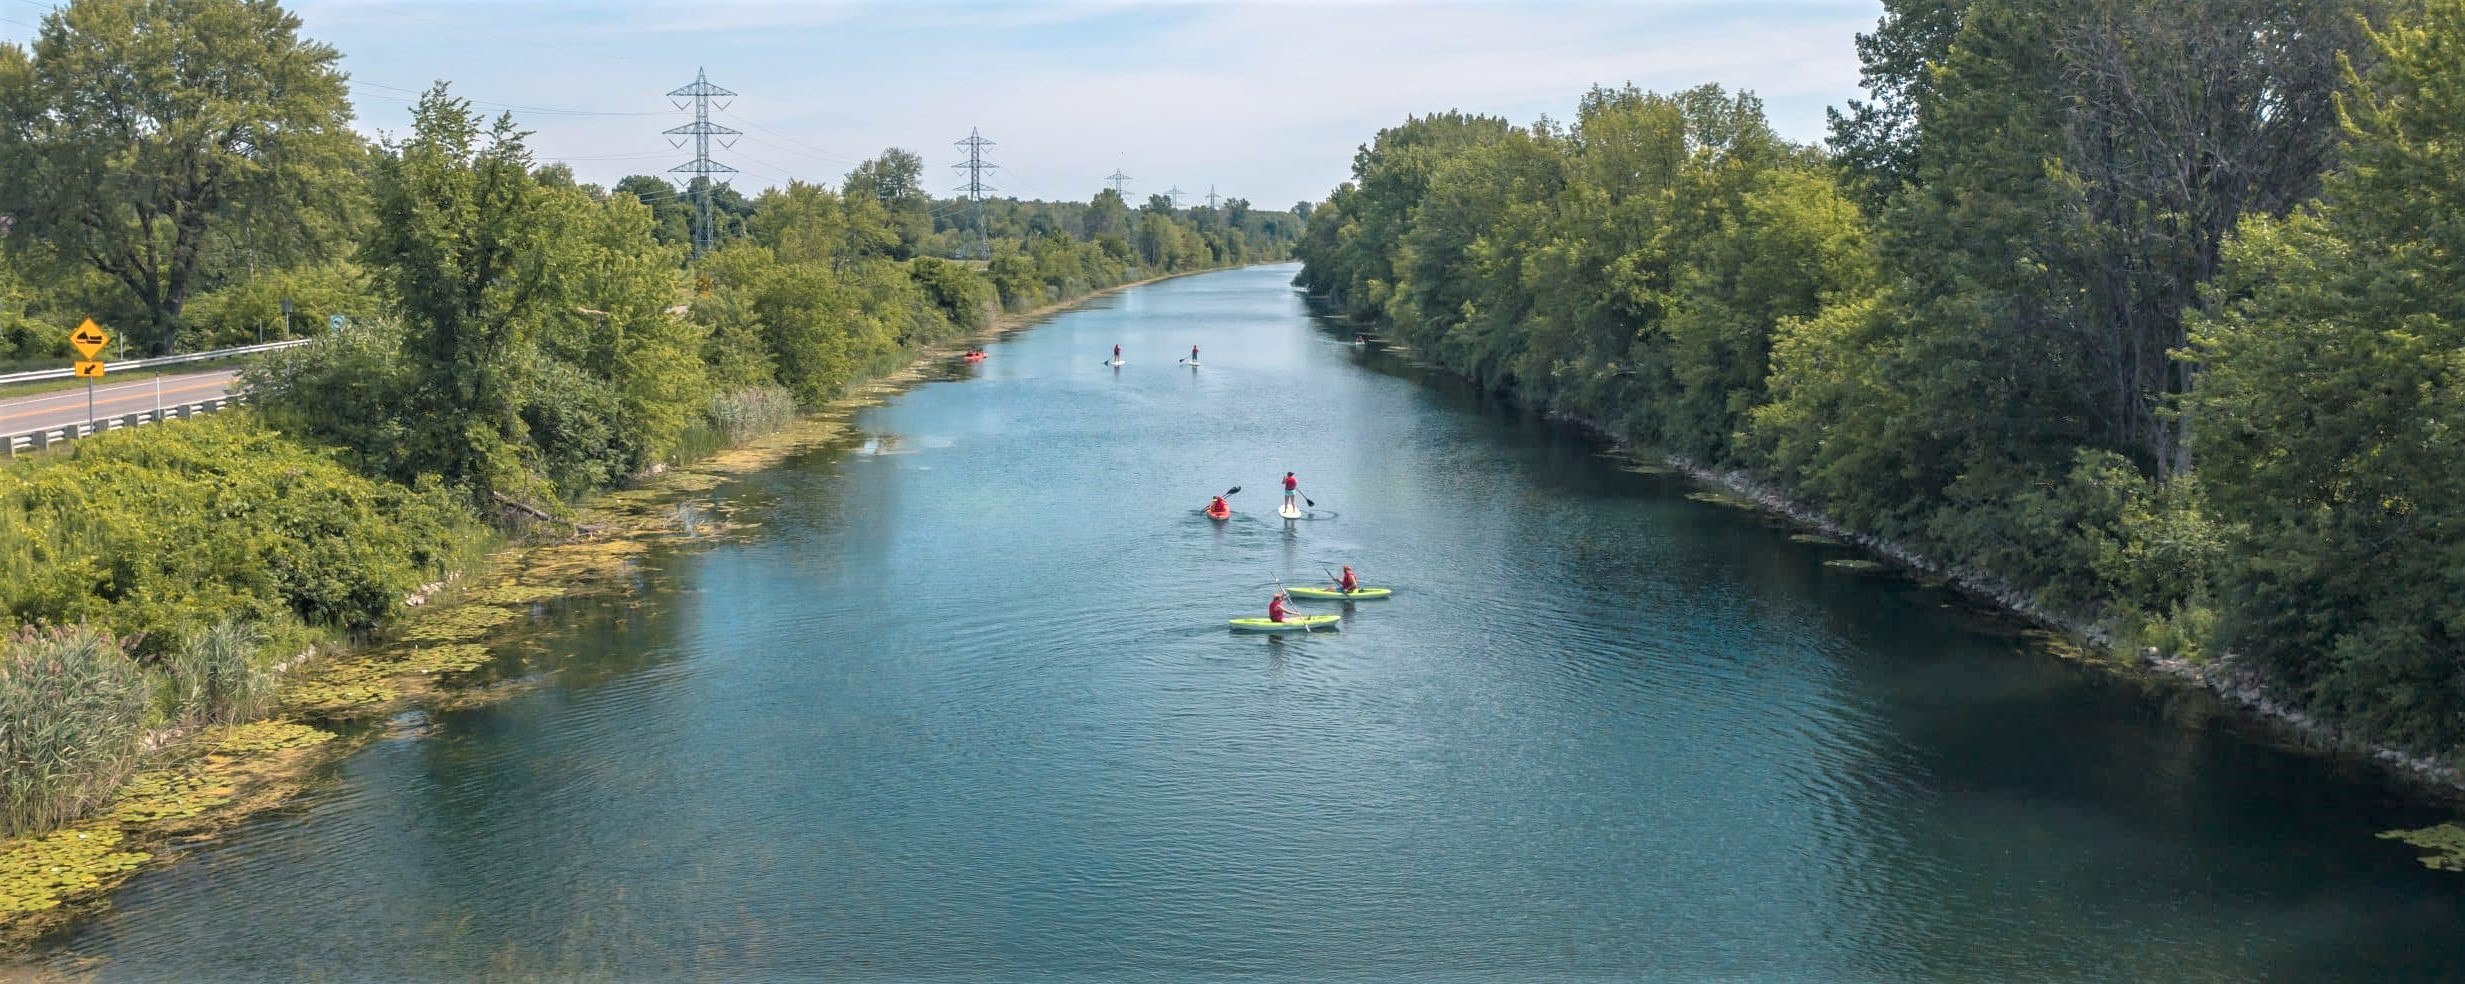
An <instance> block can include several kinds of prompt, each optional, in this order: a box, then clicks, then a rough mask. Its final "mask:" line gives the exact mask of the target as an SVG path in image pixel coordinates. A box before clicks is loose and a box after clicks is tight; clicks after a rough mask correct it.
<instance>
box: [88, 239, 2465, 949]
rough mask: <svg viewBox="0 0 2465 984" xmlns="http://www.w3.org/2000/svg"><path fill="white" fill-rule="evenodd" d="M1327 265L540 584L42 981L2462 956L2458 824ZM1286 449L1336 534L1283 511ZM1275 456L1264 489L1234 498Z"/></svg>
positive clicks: (1080, 360) (1075, 322)
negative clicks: (1345, 289)
mask: <svg viewBox="0 0 2465 984" xmlns="http://www.w3.org/2000/svg"><path fill="white" fill-rule="evenodd" d="M1293 272H1294V268H1293V267H1290V266H1274V267H1259V268H1251V269H1245V270H1237V271H1230V272H1224V273H1216V274H1210V275H1205V276H1197V277H1189V278H1183V279H1178V280H1172V281H1167V282H1162V283H1157V284H1153V285H1149V286H1146V287H1142V288H1138V289H1135V290H1132V291H1129V292H1125V293H1123V294H1120V295H1116V296H1114V297H1111V298H1107V299H1104V300H1102V301H1099V302H1096V303H1095V304H1093V305H1091V306H1089V307H1087V308H1084V309H1081V310H1078V311H1074V312H1071V313H1068V314H1064V315H1061V316H1059V317H1057V318H1055V319H1053V320H1052V321H1050V322H1049V323H1047V324H1044V325H1042V326H1039V327H1037V328H1035V329H1033V330H1030V331H1026V332H1021V333H1018V334H1014V335H1011V336H1009V337H1007V338H1006V339H1004V340H1003V341H1001V342H999V343H997V344H995V345H994V346H993V347H992V348H991V349H990V352H991V357H990V358H989V359H987V360H986V361H984V362H982V363H980V364H975V365H972V366H966V365H953V366H952V367H951V368H950V369H949V370H948V371H947V372H946V373H945V374H944V377H945V378H941V379H938V380H937V381H934V382H929V383H925V384H923V385H920V386H918V387H916V388H915V389H913V390H910V391H908V392H906V393H904V394H902V395H900V396H898V397H897V398H895V399H893V400H892V401H890V402H889V403H887V404H886V405H884V406H880V407H876V408H873V409H870V410H867V411H865V412H864V413H863V414H861V415H860V416H859V417H858V418H857V421H856V427H857V431H858V433H856V434H853V435H851V436H850V437H849V438H847V439H846V440H844V441H841V442H839V443H838V444H836V445H833V446H831V447H827V448H822V449H817V450H814V451H812V452H809V453H805V454H802V455H800V456H798V457H795V458H793V459H791V460H789V461H787V462H785V463H784V464H782V465H781V466H779V467H777V468H774V469H771V470H768V471H765V472H761V473H759V474H755V475H752V476H750V477H747V478H745V479H743V480H741V481H738V482H735V483H733V484H731V485H729V486H727V487H725V488H722V489H720V490H718V491H717V492H715V493H714V495H716V496H718V497H719V498H721V499H724V500H726V501H728V502H729V503H731V504H733V505H735V506H738V507H740V508H741V509H742V512H741V513H740V515H742V516H744V517H747V518H749V519H751V520H752V521H754V522H756V523H758V524H759V530H758V532H757V533H756V534H755V535H753V536H751V537H749V538H744V539H741V540H737V541H731V542H725V543H720V544H714V545H707V546H702V547H700V548H694V549H676V550H672V551H664V552H659V553H654V554H652V555H651V556H649V557H648V558H647V559H646V560H645V562H644V564H643V568H642V571H641V573H640V584H639V589H638V590H637V591H635V592H634V593H632V594H630V595H628V596H623V597H611V598H596V599H591V598H585V599H576V600H572V601H569V602H566V603H562V604H559V605H555V606H551V607H549V608H548V609H546V610H545V611H544V612H542V613H541V614H540V615H539V616H538V617H539V618H540V619H541V620H542V624H540V625H539V626H537V627H536V628H535V630H534V631H532V632H531V633H530V635H529V639H530V640H531V642H532V644H533V645H532V649H533V650H534V654H533V655H531V656H528V657H524V658H525V659H528V660H530V664H531V665H535V666H537V667H538V669H537V672H538V673H539V674H541V675H542V677H543V680H542V683H541V685H540V686H539V687H537V688H536V689H534V690H531V691H529V692H526V693H524V694H522V695H520V696H517V697H514V698H512V699H509V700H507V701H504V702H501V703H497V704H493V705H490V706H486V707H481V708H477V709H470V710H461V711H453V712H443V713H439V714H437V715H436V716H434V717H433V718H425V717H419V716H412V717H409V718H406V719H404V720H401V721H397V722H394V723H393V725H392V726H391V728H390V730H389V734H388V736H387V737H386V738H384V739H383V740H380V741H377V742H375V743H373V744H371V745H370V746H369V747H367V748H366V749H364V750H363V751H361V752H359V753H358V754H355V755H353V756H351V757H349V758H347V759H345V760H343V761H342V762H341V763H340V764H338V765H336V766H334V767H333V768H332V769H331V770H330V772H329V773H327V774H325V775H322V776H320V777H318V780H317V782H316V786H315V791H314V792H313V793H312V794H311V795H309V796H308V797H306V798H304V799H303V800H301V801H300V802H299V803H298V804H297V805H296V806H295V807H293V808H290V809H287V810H284V811H282V812H281V813H279V814H276V815H272V816H266V817H262V818H260V819H257V820H254V821H251V822H250V823H248V824H247V825H245V826H243V827H241V828H240V829H238V830H237V831H235V832H234V833H233V834H232V835H231V836H229V837H226V838H224V839H222V840H219V841H216V842H214V843H211V844H206V845H200V846H197V847H194V848H191V849H189V850H188V852H187V855H186V856H185V857H184V858H183V859H182V860H181V861H180V862H179V863H177V864H174V865H171V866H168V867H165V868H162V869H160V870H157V871H153V872H149V873H147V874H144V875H142V876H140V877H139V878H138V879H136V880H135V881H134V882H132V883H131V884H130V885H129V886H128V887H127V888H125V889H123V890H122V891H121V892H120V893H119V894H118V895H117V897H116V898H115V900H114V909H113V911H112V912H111V913H109V914H107V915H105V916H102V917H100V918H97V919H94V920H92V921H90V922H88V923H86V924H85V925H83V926H82V927H80V928H79V929H78V930H76V931H74V932H73V933H72V934H70V935H69V936H67V937H65V938H63V939H62V940H60V941H59V942H58V943H57V944H56V946H55V948H54V949H53V950H52V951H50V952H48V953H46V954H44V955H43V956H42V959H44V960H46V961H48V965H49V966H50V967H51V968H53V969H56V970H61V971H66V972H72V973H76V972H93V973H97V974H98V975H99V976H100V977H102V978H103V979H106V980H128V981H156V980H191V979H262V978H267V977H277V978H293V979H414V980H425V979H444V978H468V977H509V978H526V977H541V978H549V979H568V978H588V979H618V980H633V979H663V980H665V979H681V978H693V979H710V980H745V979H775V978H797V979H816V978H819V979H849V980H890V979H898V980H923V979H931V980H976V979H981V980H1046V979H1056V980H1058V979H1084V980H1121V979H1131V978H1150V977H1152V978H1162V979H1184V978H1210V977H1249V978H1256V979H1284V980H1361V979H1373V978H1408V979H1414V980H1439V979H1467V980H1524V981H1542V980H1556V979H1573V978H1588V979H1666V980H1693V979H1707V978H1719V979H1775V980H1855V981H1872V980H1911V979H2004V980H2153V979H2168V980H2234V981H2241V980H2257V979H2281V980H2303V981H2310V980H2324V979H2372V980H2388V979H2435V978H2441V977H2446V978H2450V979H2454V978H2456V977H2457V976H2459V975H2465V956H2460V953H2461V952H2465V947H2460V946H2459V944H2458V940H2459V939H2460V938H2461V937H2465V876H2458V875H2453V874H2441V873H2437V872H2432V871H2429V870H2426V869H2424V868H2423V867H2421V866H2420V865H2419V864H2417V863H2416V861H2415V860H2414V857H2415V851H2414V850H2413V849H2412V848H2409V847H2406V846H2403V845H2401V844H2396V843H2393V842H2389V841H2384V840H2379V839H2376V838H2375V837H2374V835H2375V834H2376V833H2378V832H2379V831H2382V830H2386V829H2389V828H2391V827H2398V826H2418V825H2422V824H2425V823H2431V822H2437V821H2439V820H2442V819H2445V818H2446V816H2445V814H2444V813H2442V812H2441V811H2439V810H2437V809H2433V808H2430V807H2428V806H2425V805H2423V804H2421V803H2419V802H2415V801H2411V800H2409V799H2408V798H2407V797H2405V796H2404V795H2401V794H2400V792H2399V791H2397V790H2396V789H2394V788H2392V787H2391V786H2390V785H2388V784H2387V783H2386V782H2385V781H2384V780H2382V779H2381V778H2379V777H2377V776H2375V775H2373V774H2372V773H2370V772H2369V771H2367V770H2361V769H2356V768H2353V767H2350V766H2346V765H2340V764H2337V763H2333V762H2327V761H2323V760H2320V759H2317V758H2313V757H2309V756H2305V755H2300V754H2296V753H2293V752H2290V751H2286V750H2284V749H2281V748H2279V747H2277V746H2275V745H2273V744H2271V743H2270V742H2269V741H2268V740H2267V739H2266V737H2265V736H2264V735H2262V734H2259V733H2257V732H2256V729H2253V728H2251V727H2250V726H2248V725H2247V724H2244V723H2241V722H2240V721H2239V720H2238V719H2237V718H2235V717H2234V716H2232V715H2229V714H2224V713H2222V712H2219V711H2218V710H2217V709H2216V708H2215V707H2214V705H2213V704H2212V703H2211V702H2209V701H2207V700H2205V699H2203V698H2200V697H2198V696H2196V695H2189V694H2183V693H2179V692H2175V691H2171V690H2168V689H2165V688H2158V687H2152V686H2149V685H2146V684H2143V683H2137V682H2133V681H2130V680H2125V679H2121V678H2117V677H2114V676H2112V675H2110V674H2107V673H2104V672H2102V671H2098V670H2095V669H2091V668H2083V667H2081V666H2078V665H2076V664H2073V663H2069V662H2066V661H2064V660H2061V659H2058V658H2056V657H2054V656H2051V655H2048V654H2047V653H2045V652H2043V651H2041V650H2039V649H2037V648H2035V647H2034V646H2033V645H2032V644H2030V643H2029V642H2028V641H2027V640H2025V639H2024V638H2022V637H2020V636H2019V635H2018V634H2016V633H2014V632H2012V631H2010V630H2009V629H2007V628H2004V627H1999V626H1998V625H1997V624H1996V623H1994V622H1993V621H1992V620H1989V619H1985V618H1982V617H1980V616H1978V615H1977V614H1975V613H1973V612H1971V611H1970V610H1968V609H1967V608H1966V607H1965V606H1964V605H1962V604H1961V603H1959V602H1958V600H1957V599H1955V598H1954V597H1953V596H1951V595H1950V594H1948V593H1947V592H1944V591H1942V590H1939V589H1935V588H1930V587H1926V586H1923V585H1919V584H1916V583H1912V582H1910V581H1908V580H1905V579H1902V578H1898V577H1893V576H1887V575H1882V574H1878V573H1873V572H1861V571H1857V570H1853V569H1848V568H1844V567H1840V566H1831V565H1827V564H1826V563H1825V562H1826V561H1828V560H1841V559H1850V558H1853V556H1854V555H1853V554H1851V553H1849V552H1847V551H1845V550H1842V549H1839V548H1835V547H1828V546H1824V545H1821V544H1812V543H1802V542H1795V541H1792V540H1791V539H1790V531H1788V530H1786V529H1783V528H1779V527H1776V526H1774V525H1771V524H1770V523H1768V522H1766V521H1764V520H1761V519H1759V518H1757V517H1756V516H1754V515H1752V514H1749V513H1745V512H1742V511H1739V510H1735V509H1731V508H1726V507H1723V506H1720V505H1717V504H1711V503H1706V502H1702V501H1696V500H1692V499H1689V498H1688V495H1689V493H1690V492H1693V491H1695V489H1694V488H1693V487H1691V486H1690V485H1688V484H1687V483H1685V482H1684V481H1682V480H1679V479H1677V478H1674V477H1670V476H1666V475H1654V474H1644V473H1637V472H1634V471H1630V470H1627V469H1625V468H1624V467H1622V463H1621V462H1620V461H1619V460H1617V459H1615V458H1612V457H1609V456H1605V455H1604V454H1602V450H1603V449H1602V448H1601V447H1600V446H1599V445H1598V444H1597V443H1596V442H1594V441H1592V440H1590V439H1588V438H1586V437H1585V436H1583V435H1581V434H1579V433H1576V432H1574V431H1572V430H1570V429H1568V428H1565V427H1563V426H1560V425H1556V424H1553V423H1550V422H1548V421H1544V420H1541V419H1538V418H1536V417H1535V416H1533V415H1531V414H1529V413H1526V412H1523V411H1519V410H1516V409H1514V408H1512V407H1508V406H1503V405H1500V404H1498V403H1496V402H1494V401H1491V400H1488V399H1486V398H1484V397H1482V396H1481V395H1480V394H1478V393H1475V392H1472V391H1471V390H1469V389H1468V388H1466V387H1464V386H1463V385H1461V384H1459V383H1456V382H1453V381H1451V380H1449V379H1447V378H1445V377H1443V376H1439V375H1437V374H1434V373H1430V372H1427V371H1424V370H1420V369H1416V368H1414V367H1412V366H1411V365H1410V364H1409V363H1408V362H1407V361H1406V359H1405V358H1404V357H1402V356H1399V355H1398V354H1396V353H1392V352H1385V351H1381V350H1379V349H1377V348H1375V347H1374V346H1373V347H1367V348H1358V347H1355V346H1352V345H1350V344H1347V343H1346V342H1347V339H1348V338H1349V332H1347V331H1345V330H1343V329H1341V328H1339V327H1336V326H1333V325H1331V324H1327V323H1323V322H1320V321H1317V320H1314V319H1313V318H1312V317H1311V316H1310V315H1309V313H1308V311H1307V309H1306V308H1305V306H1304V304H1303V303H1302V299H1301V298H1300V296H1299V295H1297V294H1295V293H1293V292H1292V291H1291V289H1290V288H1289V287H1288V286H1287V283H1288V281H1289V280H1290V279H1291V277H1292V274H1293ZM1114 344H1119V345H1121V346H1122V347H1123V350H1124V364H1123V365H1121V366H1120V367H1118V368H1114V367H1109V366H1106V365H1105V364H1104V363H1105V361H1106V360H1107V359H1108V358H1109V356H1110V352H1111V347H1112V346H1113V345H1114ZM1193 345H1196V346H1199V347H1200V350H1201V353H1202V359H1201V364H1200V365H1199V366H1198V367H1196V368H1192V367H1189V366H1187V365H1184V364H1182V363H1181V361H1180V360H1182V359H1184V358H1186V356H1187V354H1188V352H1189V349H1190V347H1191V346H1193ZM1286 471H1292V472H1295V473H1296V476H1297V478H1298V480H1299V482H1300V491H1301V494H1302V495H1304V496H1306V497H1307V498H1308V499H1309V500H1310V501H1311V502H1312V503H1314V506H1312V507H1311V508H1310V509H1308V511H1307V513H1306V514H1305V517H1304V518H1303V519H1301V520H1298V521H1291V522H1287V521H1284V520H1281V519H1278V518H1277V517H1276V516H1275V515H1274V509H1275V506H1276V503H1277V501H1278V499H1279V497H1280V492H1279V490H1278V488H1277V485H1278V482H1279V480H1280V479H1281V477H1282V476H1283V474H1284V473H1285V472H1286ZM1236 485H1237V486H1240V487H1241V488H1242V491H1241V492H1239V493H1237V494H1234V495H1233V496H1231V500H1230V501H1231V503H1232V505H1233V506H1234V508H1235V509H1236V510H1237V512H1236V513H1235V514H1234V516H1233V517H1232V518H1231V519H1230V520H1228V521H1226V522H1223V523H1221V524H1218V523H1216V522H1213V521H1210V520H1208V519H1207V518H1205V517H1204V516H1202V515H1201V514H1200V509H1201V507H1202V506H1204V505H1205V504H1206V502H1207V499H1208V497H1209V496H1210V495H1212V494H1215V493H1220V492H1223V491H1225V490H1226V489H1227V488H1229V487H1232V486H1236ZM1343 564H1350V565H1352V566H1353V567H1354V568H1355V569H1356V570H1358V571H1359V572H1360V574H1361V576H1362V578H1363V580H1364V582H1365V583H1368V584H1373V585H1385V586H1392V587H1394V588H1395V589H1396V594H1395V597H1394V598H1393V599H1392V600H1388V601H1379V602H1363V603H1359V604H1357V605H1354V606H1351V608H1350V609H1349V610H1347V609H1345V608H1343V607H1341V606H1331V605H1324V604H1317V605H1311V604H1307V603H1304V604H1302V605H1301V606H1299V607H1300V608H1301V609H1303V610H1306V611H1323V612H1338V613H1342V614H1344V615H1345V616H1346V618H1345V619H1344V621H1343V622H1342V623H1341V631H1337V632H1332V633H1317V634H1312V635H1307V636H1293V637H1266V636H1251V635H1239V634H1234V633H1231V632H1228V631H1227V629H1226V620H1227V619H1228V618H1232V617H1235V616H1249V615H1259V614H1263V613H1264V611H1265V607H1266V603H1267V600H1268V597H1269V595H1270V594H1272V593H1273V591H1274V585H1275V584H1276V583H1278V582H1279V581H1283V582H1287V583H1308V582H1314V581H1322V580H1324V579H1325V574H1324V573H1323V572H1324V571H1325V570H1326V569H1328V568H1331V567H1336V566H1338V565H1343ZM541 654H544V655H541ZM511 658H513V657H511V656H509V657H508V659H511Z"/></svg>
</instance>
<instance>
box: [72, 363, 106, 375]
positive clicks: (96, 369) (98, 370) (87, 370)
mask: <svg viewBox="0 0 2465 984" xmlns="http://www.w3.org/2000/svg"><path fill="white" fill-rule="evenodd" d="M77 375H78V376H79V377H80V378H84V379H101V378H103V364H102V363H100V362H93V361H90V360H86V359H79V360H77Z"/></svg>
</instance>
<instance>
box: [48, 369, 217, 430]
mask: <svg viewBox="0 0 2465 984" xmlns="http://www.w3.org/2000/svg"><path fill="white" fill-rule="evenodd" d="M239 374H240V371H239V370H237V369H218V370H215V371H213V372H200V373H194V374H191V375H185V376H163V377H160V378H159V380H156V379H146V380H140V381H138V382H133V383H112V382H109V381H108V377H106V381H105V382H104V383H103V384H102V385H98V386H96V387H94V419H96V420H102V419H105V418H108V417H117V416H119V415H121V414H124V413H142V412H144V411H148V410H152V409H154V408H155V407H157V406H165V407H169V406H178V405H180V404H182V403H195V402H197V401H199V400H210V399H213V398H215V397H217V396H221V395H223V394H224V393H227V392H229V391H230V389H231V383H232V380H233V378H234V377H236V376H238V375H239ZM158 381H159V382H160V384H161V385H160V388H159V390H158V388H157V386H156V384H157V382H158ZM158 392H159V393H160V396H159V398H158V397H157V395H156V394H157V393H158ZM85 421H86V391H85V390H83V389H65V390H54V391H52V392H49V393H43V394H39V395H36V396H28V397H21V398H18V399H13V400H12V399H6V398H0V434H24V433H28V432H31V431H40V430H50V429H52V428H54V427H66V426H68V425H70V424H81V423H84V422H85Z"/></svg>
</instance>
